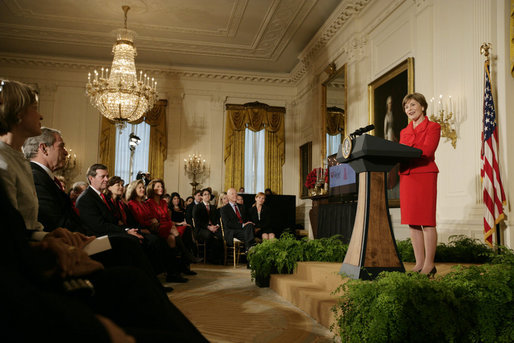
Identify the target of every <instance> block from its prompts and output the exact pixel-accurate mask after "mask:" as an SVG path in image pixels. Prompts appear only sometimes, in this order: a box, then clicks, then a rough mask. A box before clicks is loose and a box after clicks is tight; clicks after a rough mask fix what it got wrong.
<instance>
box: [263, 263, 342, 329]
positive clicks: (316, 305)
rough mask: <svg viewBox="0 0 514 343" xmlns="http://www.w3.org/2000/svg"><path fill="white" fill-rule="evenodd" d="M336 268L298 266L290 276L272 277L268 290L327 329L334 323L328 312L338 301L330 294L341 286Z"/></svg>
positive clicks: (333, 264)
mask: <svg viewBox="0 0 514 343" xmlns="http://www.w3.org/2000/svg"><path fill="white" fill-rule="evenodd" d="M340 268H341V263H328V262H300V263H298V268H297V270H296V271H295V273H294V274H283V275H280V274H277V275H272V276H271V279H270V288H271V289H272V290H274V291H275V292H276V293H277V294H279V295H280V296H282V297H283V298H284V299H286V300H287V301H289V302H290V303H292V304H294V305H295V306H297V307H298V308H300V309H302V310H303V311H304V312H306V313H307V314H308V315H310V316H311V317H312V318H314V319H315V320H316V321H318V322H319V323H320V324H321V325H323V326H325V327H327V328H330V325H331V324H332V322H333V320H334V318H333V314H332V310H331V309H332V307H333V306H334V305H335V304H336V301H337V298H338V296H336V295H333V294H332V292H333V291H334V290H336V289H337V287H339V286H340V285H341V284H342V283H343V282H344V280H343V279H342V278H341V276H340V275H339V274H338V273H339V269H340Z"/></svg>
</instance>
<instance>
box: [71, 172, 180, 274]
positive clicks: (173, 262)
mask: <svg viewBox="0 0 514 343" xmlns="http://www.w3.org/2000/svg"><path fill="white" fill-rule="evenodd" d="M87 178H88V181H89V187H88V188H87V189H86V190H85V191H84V192H83V193H82V194H81V195H80V196H79V198H78V199H77V209H78V210H79V213H80V218H82V220H83V222H84V223H85V224H86V226H87V228H88V232H90V233H91V234H94V235H109V237H111V236H114V237H116V236H124V235H125V236H127V235H128V236H130V237H133V238H134V239H138V240H139V241H140V242H141V243H142V245H143V248H144V250H145V252H146V254H147V256H148V258H149V259H150V261H151V262H152V265H153V266H154V268H155V270H156V271H157V272H162V271H166V272H167V276H166V281H168V282H186V281H187V279H186V278H183V277H182V276H180V272H179V265H178V262H177V259H176V255H175V254H174V253H173V251H172V250H171V248H170V247H169V246H168V244H167V243H166V241H165V240H163V239H162V238H160V237H158V236H156V235H152V234H144V233H141V232H140V231H139V229H138V228H128V227H127V228H125V227H122V226H119V225H118V220H117V219H116V218H115V217H114V215H113V214H112V213H111V211H109V208H108V207H107V205H106V203H105V202H104V200H103V198H102V196H101V194H102V192H103V191H104V190H105V188H106V187H107V180H108V179H109V172H108V170H107V167H106V166H105V165H103V164H93V165H92V166H90V167H89V168H88V171H87Z"/></svg>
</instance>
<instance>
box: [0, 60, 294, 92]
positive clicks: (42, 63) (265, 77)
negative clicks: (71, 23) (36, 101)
mask: <svg viewBox="0 0 514 343" xmlns="http://www.w3.org/2000/svg"><path fill="white" fill-rule="evenodd" d="M0 64H3V65H19V66H32V67H45V68H52V69H59V70H66V69H68V70H84V71H86V70H93V69H95V68H96V69H100V68H101V67H102V66H106V65H108V63H107V62H106V63H103V64H100V63H99V62H98V61H90V62H88V61H84V60H71V59H60V58H52V57H47V56H40V57H39V56H38V57H33V56H19V55H11V54H3V55H0ZM139 67H140V68H141V69H143V70H146V71H149V72H151V73H152V74H160V75H162V76H167V77H170V76H171V77H175V78H188V79H200V80H221V81H241V82H255V83H270V84H279V85H286V86H292V85H294V81H293V80H292V79H291V78H290V77H289V76H288V74H264V73H255V74H250V73H235V72H223V71H216V70H191V69H189V70H186V69H185V68H175V69H173V68H166V67H159V66H145V65H139ZM86 76H87V75H86ZM84 82H86V80H85V79H84Z"/></svg>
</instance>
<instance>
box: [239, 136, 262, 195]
mask: <svg viewBox="0 0 514 343" xmlns="http://www.w3.org/2000/svg"><path fill="white" fill-rule="evenodd" d="M265 132H266V131H265V130H261V131H258V132H254V131H252V130H249V129H246V130H245V170H244V175H245V179H244V180H245V184H244V187H245V192H246V193H257V192H264V154H265V152H266V148H265Z"/></svg>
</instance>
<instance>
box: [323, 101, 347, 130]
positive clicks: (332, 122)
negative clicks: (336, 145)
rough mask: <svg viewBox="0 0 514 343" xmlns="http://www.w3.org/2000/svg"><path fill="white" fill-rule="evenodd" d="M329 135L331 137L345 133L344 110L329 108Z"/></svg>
mask: <svg viewBox="0 0 514 343" xmlns="http://www.w3.org/2000/svg"><path fill="white" fill-rule="evenodd" d="M326 125H327V133H328V134H329V135H330V136H335V135H338V134H340V133H342V132H344V110H343V109H342V108H339V107H329V108H327V120H326Z"/></svg>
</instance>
